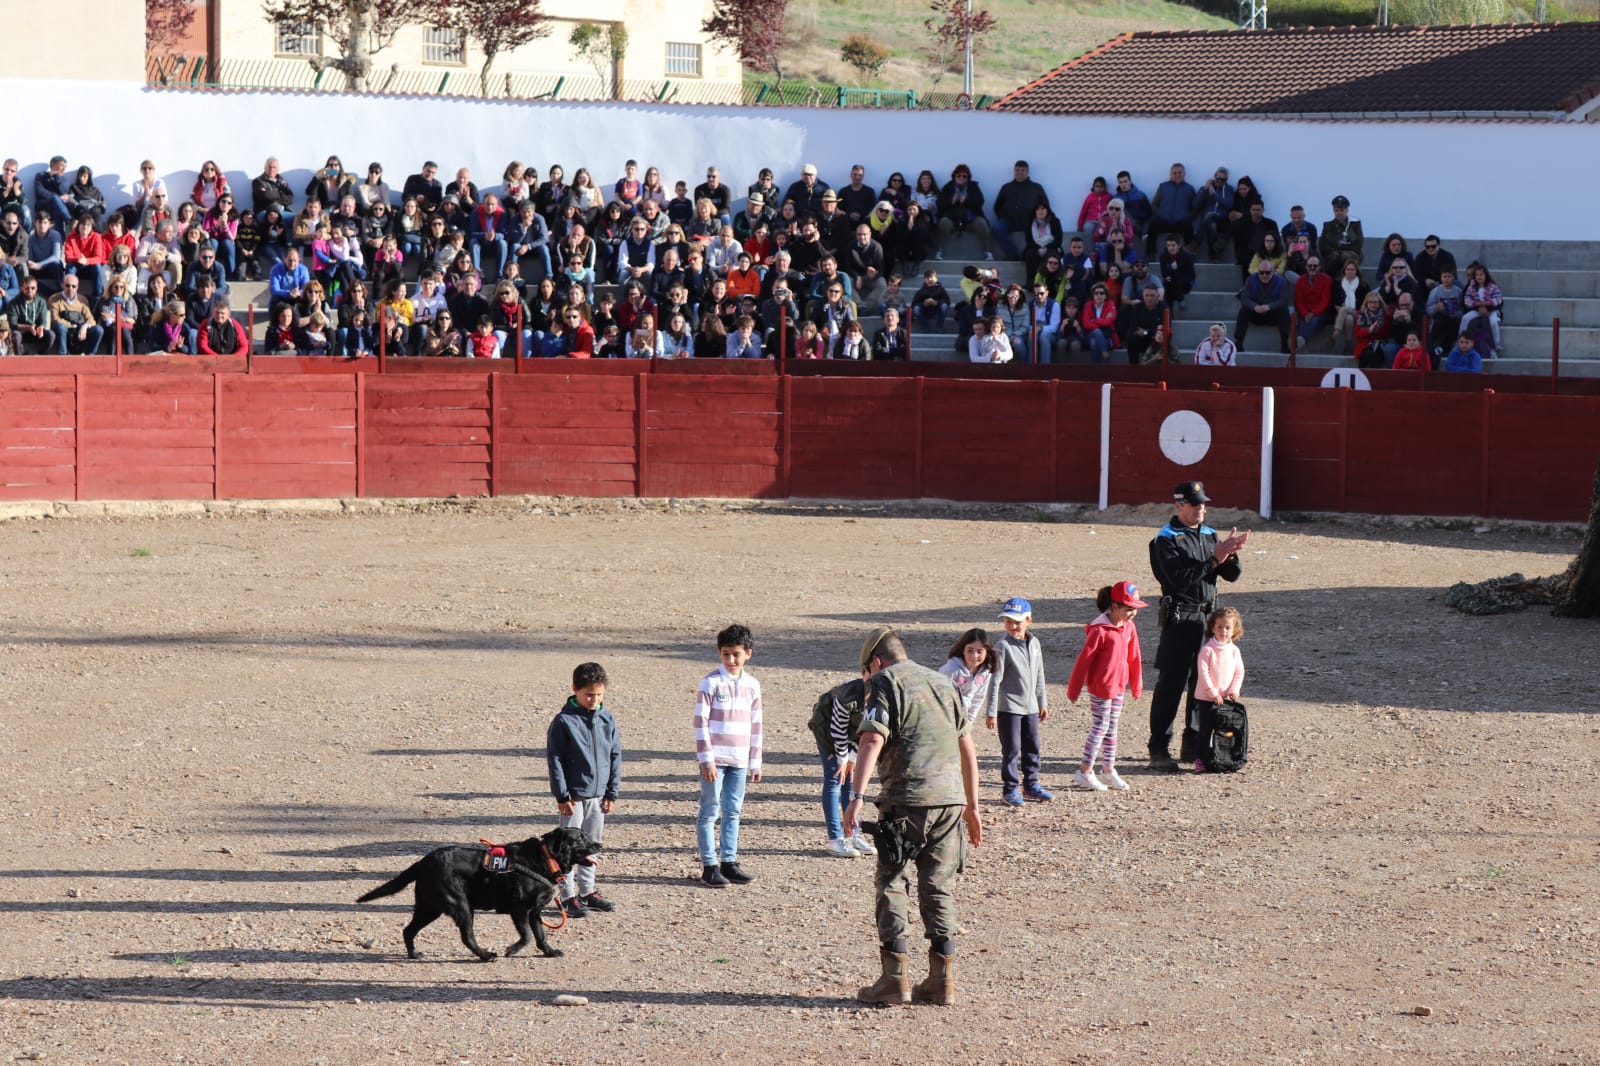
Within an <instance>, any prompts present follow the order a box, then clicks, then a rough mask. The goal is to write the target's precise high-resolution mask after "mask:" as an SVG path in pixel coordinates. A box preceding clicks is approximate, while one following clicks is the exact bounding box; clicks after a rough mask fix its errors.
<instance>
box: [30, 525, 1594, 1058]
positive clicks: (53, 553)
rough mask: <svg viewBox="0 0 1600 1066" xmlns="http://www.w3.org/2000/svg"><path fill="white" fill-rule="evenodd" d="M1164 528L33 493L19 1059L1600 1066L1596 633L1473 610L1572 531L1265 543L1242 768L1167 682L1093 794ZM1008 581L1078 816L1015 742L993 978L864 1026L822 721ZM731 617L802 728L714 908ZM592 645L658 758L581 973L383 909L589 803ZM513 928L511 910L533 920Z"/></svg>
mask: <svg viewBox="0 0 1600 1066" xmlns="http://www.w3.org/2000/svg"><path fill="white" fill-rule="evenodd" d="M1164 518H1165V514H1164V513H1162V512H1157V511H1147V512H1144V513H1123V514H1119V515H1108V516H1095V515H1086V514H1078V513H1065V514H1049V515H1042V514H1036V513H1035V512H1034V511H1032V510H1031V509H1012V510H993V511H989V512H954V511H936V510H922V511H918V510H914V509H908V510H885V509H881V508H879V509H874V508H852V509H831V508H821V507H813V508H803V507H793V508H791V507H775V506H768V507H750V506H719V505H709V506H707V505H692V504H690V505H683V506H668V505H665V504H638V505H634V504H630V503H625V504H617V505H612V504H596V503H587V504H586V503H572V502H560V501H540V502H536V503H534V502H525V501H498V502H496V503H493V504H463V505H456V506H447V505H440V506H437V507H433V508H425V509H422V510H418V511H413V512H402V513H389V512H385V513H358V514H346V515H304V514H301V515H282V514H265V515H255V516H233V517H228V516H198V517H168V518H62V519H42V518H35V519H18V520H12V521H8V522H5V523H0V543H3V544H4V554H5V558H6V565H5V567H4V570H3V576H0V582H3V590H4V595H3V604H4V607H3V610H4V615H5V625H4V632H3V636H0V681H3V693H4V703H5V729H4V731H3V733H0V803H3V805H4V806H3V809H4V812H5V813H4V821H3V825H0V841H3V847H0V885H3V889H0V945H3V948H0V1053H3V1056H4V1061H43V1062H46V1063H92V1064H102V1063H140V1064H143V1063H163V1064H165V1063H224V1062H226V1063H272V1064H274V1066H288V1064H300V1063H328V1064H344V1063H369V1062H370V1063H423V1064H431V1063H448V1064H457V1066H465V1064H469V1063H473V1064H483V1063H554V1062H574V1063H590V1062H593V1063H630V1064H637V1063H655V1062H674V1063H696V1062H721V1061H730V1062H731V1061H745V1062H789V1063H812V1062H815V1063H824V1062H826V1063H840V1062H884V1063H890V1062H895V1063H898V1062H907V1063H923V1062H929V1063H932V1062H983V1063H1042V1062H1057V1063H1085V1064H1087V1063H1095V1064H1099V1063H1129V1064H1132V1063H1169V1062H1182V1063H1224V1062H1231V1063H1329V1064H1350V1063H1360V1064H1365V1063H1371V1062H1404V1063H1413V1062H1414V1063H1434V1062H1449V1063H1456V1062H1461V1063H1466V1062H1472V1063H1478V1062H1484V1061H1492V1062H1500V1063H1540V1064H1547V1063H1593V1062H1597V1061H1600V1026H1597V1024H1596V1021H1595V1019H1596V1011H1597V1008H1600V892H1597V889H1600V872H1597V871H1600V803H1597V800H1600V676H1597V673H1596V669H1595V667H1596V662H1597V658H1600V657H1597V652H1596V649H1597V648H1600V639H1597V638H1600V626H1597V625H1596V624H1594V623H1578V622H1570V621H1563V620H1558V619H1555V618H1552V617H1551V616H1550V614H1549V613H1548V612H1547V611H1541V610H1534V611H1528V612H1525V613H1523V614H1518V615H1512V616H1505V617H1498V618H1469V617H1464V616H1461V615H1459V614H1456V613H1454V612H1452V611H1450V610H1448V609H1446V608H1445V607H1444V606H1443V604H1442V595H1443V591H1444V589H1445V588H1446V587H1447V586H1448V585H1449V584H1450V583H1452V582H1454V581H1456V580H1458V579H1466V580H1473V581H1475V580H1481V579H1484V578H1488V577H1492V576H1497V575H1501V574H1505V573H1510V572H1512V571H1519V570H1520V571H1522V572H1524V573H1528V574H1530V575H1532V574H1546V573H1553V572H1556V571H1557V570H1559V569H1561V568H1562V567H1563V566H1564V565H1565V564H1566V562H1567V561H1568V559H1569V558H1570V557H1571V555H1572V553H1573V552H1574V551H1575V550H1576V546H1577V537H1576V535H1575V533H1574V532H1573V531H1571V530H1545V529H1517V528H1511V527H1499V526H1496V527H1494V528H1491V529H1486V530H1482V531H1477V532H1475V531H1474V530H1473V529H1472V528H1471V527H1466V528H1461V529H1443V528H1429V527H1426V526H1406V525H1402V524H1393V523H1385V524H1362V523H1359V522H1348V523H1343V524H1337V525H1326V524H1322V523H1312V522H1299V523H1277V522H1274V523H1261V524H1259V525H1258V526H1257V532H1256V534H1255V537H1254V538H1253V540H1252V541H1251V543H1250V546H1249V549H1248V552H1249V553H1248V555H1247V556H1246V557H1245V576H1244V579H1243V580H1242V581H1241V582H1239V584H1238V585H1237V586H1234V587H1233V588H1231V589H1229V590H1228V597H1227V599H1228V602H1229V603H1231V604H1233V605H1234V606H1237V607H1239V608H1240V609H1241V610H1242V611H1243V613H1244V617H1245V620H1246V624H1247V626H1248V630H1249V632H1248V634H1247V636H1246V637H1245V639H1244V641H1243V643H1242V648H1243V651H1244V656H1245V662H1246V664H1247V667H1248V670H1249V677H1248V681H1247V683H1246V686H1245V698H1246V702H1247V703H1248V704H1249V707H1250V710H1251V718H1252V729H1253V740H1254V751H1253V759H1252V762H1251V764H1250V766H1249V768H1248V769H1247V771H1246V772H1244V773H1242V774H1239V775H1235V776H1199V777H1197V776H1190V775H1185V776H1153V775H1150V774H1148V773H1146V772H1145V767H1144V762H1143V758H1142V752H1143V749H1144V745H1145V740H1146V737H1147V727H1146V726H1145V725H1144V721H1145V715H1146V711H1147V708H1148V697H1146V698H1145V699H1141V700H1140V701H1138V702H1137V703H1136V704H1134V705H1133V706H1132V707H1131V709H1130V711H1129V714H1128V718H1127V720H1126V725H1125V728H1124V743H1123V746H1124V751H1125V753H1126V754H1127V756H1128V758H1127V759H1126V761H1125V762H1124V763H1123V773H1124V774H1125V775H1126V776H1127V777H1128V779H1129V780H1130V782H1131V783H1132V785H1133V788H1132V791H1130V792H1128V793H1125V794H1098V795H1090V794H1079V793H1069V792H1068V791H1067V789H1066V782H1067V777H1068V774H1069V773H1070V771H1071V768H1072V764H1073V761H1074V759H1075V757H1076V752H1077V751H1078V750H1079V749H1080V748H1081V745H1082V743H1083V736H1084V732H1085V729H1086V727H1087V710H1086V709H1085V708H1083V707H1081V706H1080V707H1072V706H1070V705H1068V704H1066V702H1065V696H1064V691H1063V684H1064V682H1065V680H1066V677H1067V674H1068V671H1069V670H1070V667H1071V664H1072V660H1073V657H1074V656H1075V654H1076V652H1077V649H1078V646H1079V644H1080V641H1081V635H1082V629H1081V626H1082V624H1083V623H1084V622H1085V621H1087V620H1088V619H1089V618H1090V617H1091V616H1092V613H1093V612H1092V610H1091V606H1090V598H1091V596H1092V592H1093V589H1094V588H1095V587H1097V586H1099V585H1101V584H1104V583H1107V582H1109V581H1112V580H1115V579H1117V578H1121V577H1127V576H1131V577H1134V578H1135V579H1138V580H1140V581H1141V582H1142V583H1145V584H1148V583H1149V582H1148V570H1147V564H1146V561H1145V560H1146V549H1145V545H1146V543H1147V541H1148V539H1149V537H1150V536H1151V535H1152V533H1153V531H1154V528H1155V527H1156V526H1157V525H1158V524H1159V523H1160V522H1161V521H1163V520H1164ZM1219 518H1220V523H1219V524H1224V525H1225V524H1226V523H1228V522H1229V521H1230V520H1231V519H1230V516H1228V515H1227V514H1226V513H1223V514H1221V515H1217V516H1214V521H1215V520H1216V519H1219ZM1047 519H1055V520H1047ZM1008 594H1022V595H1027V596H1029V597H1031V598H1032V600H1033V602H1034V604H1035V609H1036V614H1037V620H1038V627H1037V632H1038V633H1039V635H1040V636H1041V638H1042V640H1043V643H1044V648H1045V652H1046V656H1047V666H1048V672H1049V677H1050V679H1051V682H1052V685H1051V692H1052V696H1053V697H1054V700H1055V710H1056V713H1055V714H1054V715H1053V716H1052V718H1051V720H1050V721H1049V723H1048V724H1047V725H1046V726H1045V727H1044V744H1045V750H1046V756H1047V759H1046V782H1047V784H1050V785H1052V786H1055V787H1057V789H1058V798H1057V800H1056V802H1054V803H1052V804H1048V805H1043V804H1040V805H1030V806H1028V807H1027V808H1026V809H1024V810H1021V811H1015V812H1013V811H1009V810H1006V809H1004V808H1002V807H1001V806H1000V804H999V802H998V801H999V787H998V770H997V767H996V755H997V752H998V746H997V744H996V742H995V739H994V737H993V735H992V734H984V735H982V736H980V738H979V747H980V751H981V752H982V755H983V773H984V785H983V798H984V807H983V816H984V818H985V819H986V824H987V837H986V839H985V842H984V844H983V846H982V847H981V848H980V849H978V850H977V851H975V852H972V853H971V855H970V865H969V871H968V875H967V877H966V878H965V879H964V880H963V882H962V884H961V888H960V899H961V906H962V920H963V925H964V927H965V936H964V937H963V939H962V941H961V951H962V954H961V955H960V958H959V969H958V976H959V981H960V989H961V992H960V995H961V1002H960V1005H959V1006H957V1007H954V1008H949V1009H939V1008H932V1007H917V1008H905V1009H893V1010H883V1011H873V1010H864V1009H860V1008H858V1007H857V1006H856V1004H855V1003H854V1000H853V996H854V992H855V989H856V988H857V986H858V985H860V984H862V983H864V982H865V981H866V980H868V979H870V977H871V976H872V975H873V974H874V972H875V970H874V968H875V966H876V947H875V944H874V942H873V935H872V921H871V890H870V877H871V865H870V863H869V862H868V861H867V860H848V861H847V860H840V859H834V858H828V857H825V856H824V855H823V854H822V852H821V851H820V847H821V845H822V843H823V836H824V834H823V832H822V829H821V820H820V812H819V809H818V804H817V792H818V780H819V770H818V767H817V764H816V760H815V754H814V749H813V744H812V741H811V739H810V736H809V734H808V733H807V731H806V728H805V719H806V716H807V713H808V711H809V708H810V705H811V702H812V700H813V698H814V697H815V695H816V693H817V692H818V691H820V690H821V689H822V688H823V687H825V686H826V685H828V684H831V683H833V682H834V681H835V680H836V679H841V678H843V677H844V676H846V675H847V674H848V673H849V671H850V669H851V667H852V663H853V660H854V657H855V654H856V651H857V648H858V646H859V642H860V639H861V635H862V634H863V632H864V631H865V630H866V629H867V628H868V627H869V626H870V625H872V624H874V623H879V622H887V623H892V624H894V625H897V626H899V627H901V628H902V631H903V632H904V633H905V635H906V636H907V640H908V644H909V645H910V646H911V648H912V651H913V654H914V655H915V657H916V658H918V659H920V660H921V661H923V662H925V663H928V664H930V665H937V664H938V663H939V662H940V661H942V659H943V652H944V649H945V648H946V647H947V646H948V644H949V643H950V642H951V641H952V640H953V639H954V637H955V636H956V635H957V634H958V633H959V632H960V631H961V630H962V629H963V628H965V627H967V626H969V625H973V624H986V623H989V622H990V620H991V619H992V618H993V616H994V613H995V608H996V604H997V602H998V601H999V600H1000V599H1001V598H1002V597H1004V596H1006V595H1008ZM732 620H742V621H744V622H746V623H747V624H749V625H750V626H751V627H752V628H753V629H754V631H755V633H756V640H757V645H756V657H755V659H754V661H753V662H752V664H751V669H752V670H753V671H754V672H755V673H756V674H757V676H759V677H760V678H761V680H762V683H763V685H764V686H765V690H766V704H767V734H768V737H769V747H770V755H769V758H768V773H767V777H766V780H765V781H763V782H762V783H761V784H760V785H757V786H752V788H751V791H750V796H749V799H748V801H747V804H746V807H745V819H744V836H743V847H742V851H743V853H744V857H745V862H746V865H747V866H748V867H749V868H750V869H751V871H752V872H754V873H755V874H757V875H758V877H759V880H758V881H757V882H756V883H755V884H754V885H751V886H749V887H747V888H735V889H730V890H727V891H721V892H716V891H710V890H707V889H704V888H700V887H697V885H696V884H695V883H694V882H693V881H692V880H691V879H690V878H691V876H692V875H693V874H694V873H695V872H696V867H695V859H694V858H693V855H692V842H693V824H692V820H693V816H694V811H695V797H696V794H697V786H696V784H695V777H694V771H693V763H692V755H691V754H690V753H691V752H692V740H691V737H690V732H689V715H690V709H691V701H692V693H693V690H694V686H695V684H696V682H697V680H698V678H699V677H700V676H701V675H702V674H704V673H705V672H706V671H708V670H709V669H711V668H712V666H713V665H714V664H715V662H716V649H715V648H714V647H713V644H714V641H713V634H714V633H715V632H716V631H717V629H718V628H720V627H721V626H723V625H724V624H726V623H727V622H729V621H732ZM1141 629H1142V631H1143V632H1144V634H1145V649H1146V654H1147V656H1149V657H1152V658H1153V654H1154V635H1153V632H1152V630H1153V619H1144V620H1142V621H1141ZM586 659H599V660H600V661H602V662H603V663H604V664H605V665H606V666H607V668H608V670H609V671H610V674H611V678H612V684H611V688H610V694H609V699H608V703H609V705H610V706H611V707H612V708H613V710H614V711H615V712H616V714H617V717H618V719H619V721H620V723H621V728H622V731H623V740H624V746H625V759H624V778H625V780H624V787H623V793H622V797H621V801H620V804H619V806H618V809H617V811H616V813H615V815H614V816H613V818H612V819H611V821H610V823H609V825H608V827H607V838H606V844H607V846H608V850H607V852H606V853H605V856H604V864H603V866H602V872H601V883H602V885H603V886H604V888H605V889H606V890H607V891H608V892H609V893H610V894H611V895H612V896H613V897H614V898H615V899H616V901H617V902H618V904H619V910H618V911H617V912H616V913H615V914H614V915H610V916H603V915H597V916H594V917H591V918H589V919H586V920H584V921H581V922H574V923H570V924H569V926H568V927H567V928H565V929H563V930H561V931H560V932H558V933H555V934H553V937H554V940H555V943H556V944H557V945H559V946H560V947H562V948H564V949H565V950H566V956H565V957H564V958H561V959H544V958H540V957H538V956H537V955H535V956H534V957H519V958H515V959H511V960H505V959H499V960H496V961H494V962H492V963H490V964H486V965H485V964H478V963H476V962H474V961H472V960H471V959H470V956H468V955H467V954H466V952H465V951H464V950H463V949H462V948H461V945H460V943H459V942H458V940H457V939H456V937H455V934H454V930H453V928H451V927H450V926H449V925H448V924H445V923H439V924H436V925H434V926H433V927H431V928H430V929H428V930H427V931H426V932H425V933H424V934H423V935H422V937H421V947H422V948H423V949H424V950H425V951H426V952H427V957H426V958H425V959H422V960H419V961H409V960H407V959H406V958H405V957H404V954H403V950H402V945H401V941H400V929H401V926H402V925H403V924H404V922H405V920H406V916H407V914H408V911H409V893H408V894H407V895H405V896H401V897H396V898H394V899H390V900H386V901H380V902H377V903H372V904H357V903H355V902H354V900H355V898H356V896H357V895H359V894H360V893H361V892H363V891H365V890H366V889H368V888H370V887H372V886H373V885H375V884H377V883H378V882H379V881H381V880H383V879H386V878H387V877H389V876H391V875H392V874H394V873H395V872H397V871H399V870H401V869H403V868H405V867H406V866H407V865H409V864H410V863H411V862H412V861H413V859H414V857H415V856H417V855H418V854H420V853H421V852H423V851H424V850H426V849H427V848H429V847H431V846H433V845H435V844H437V843H446V842H470V841H474V840H476V839H478V838H479V837H489V838H493V839H518V838H521V837H523V836H526V835H530V834H533V833H537V832H542V831H544V830H545V829H547V828H549V827H551V826H552V825H553V824H554V816H553V811H554V807H553V801H552V800H551V798H550V796H549V793H548V790H547V787H546V783H545V773H544V764H543V759H542V748H543V738H544V731H545V727H546V724H547V723H548V720H549V718H550V716H551V715H552V714H553V713H554V711H555V710H556V709H557V708H558V707H559V705H560V704H561V702H562V700H563V699H564V697H565V695H566V693H567V682H568V678H569V676H570V671H571V669H572V667H573V665H574V664H576V663H578V662H580V661H583V660H586ZM1147 679H1148V680H1151V681H1153V672H1151V673H1150V674H1149V675H1148V678H1147ZM479 934H480V937H481V938H482V939H483V942H484V943H485V944H486V945H489V946H493V947H496V948H499V947H503V946H504V945H505V944H507V943H509V942H510V941H511V940H512V939H513V933H512V930H511V927H510V922H509V921H508V920H507V919H505V918H504V917H501V916H497V915H484V916H482V917H481V920H480V923H479ZM914 962H915V967H916V973H917V976H918V977H920V976H921V971H922V966H923V962H922V958H921V952H920V951H918V952H917V953H916V955H915V956H914ZM560 993H575V994H579V995H583V996H587V997H588V999H589V1005H588V1006H586V1007H557V1006H553V1005H551V1000H552V999H553V997H555V996H556V995H557V994H560Z"/></svg>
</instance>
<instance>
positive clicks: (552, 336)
mask: <svg viewBox="0 0 1600 1066" xmlns="http://www.w3.org/2000/svg"><path fill="white" fill-rule="evenodd" d="M578 321H580V322H581V321H583V316H582V315H579V316H578ZM501 351H502V352H504V353H506V354H508V355H509V352H508V351H507V350H506V349H505V348H504V346H502V348H501ZM533 354H534V355H537V356H538V357H539V358H541V359H566V358H569V357H570V356H571V355H572V337H571V336H570V334H569V333H568V330H567V320H566V318H565V317H563V316H562V315H557V316H556V317H554V318H552V319H551V320H550V325H549V328H548V329H546V330H545V331H544V337H543V339H542V340H540V341H539V349H538V351H536V352H534V353H533Z"/></svg>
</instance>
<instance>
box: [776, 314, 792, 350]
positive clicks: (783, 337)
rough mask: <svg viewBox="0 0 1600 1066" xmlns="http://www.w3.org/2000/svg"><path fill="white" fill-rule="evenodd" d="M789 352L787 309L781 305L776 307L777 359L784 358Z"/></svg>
mask: <svg viewBox="0 0 1600 1066" xmlns="http://www.w3.org/2000/svg"><path fill="white" fill-rule="evenodd" d="M788 352H789V308H788V307H786V306H784V305H783V304H779V305H778V353H779V358H780V359H781V358H786V357H787V355H788Z"/></svg>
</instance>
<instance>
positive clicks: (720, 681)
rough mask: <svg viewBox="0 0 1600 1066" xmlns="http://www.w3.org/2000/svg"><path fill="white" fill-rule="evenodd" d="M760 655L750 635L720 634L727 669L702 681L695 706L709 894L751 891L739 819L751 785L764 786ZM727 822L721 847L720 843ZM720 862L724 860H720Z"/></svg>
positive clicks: (700, 828) (739, 631)
mask: <svg viewBox="0 0 1600 1066" xmlns="http://www.w3.org/2000/svg"><path fill="white" fill-rule="evenodd" d="M754 652H755V640H754V638H752V637H751V635H750V630H749V629H747V628H746V627H744V626H741V625H731V626H729V627H728V628H727V629H724V630H723V631H722V632H721V633H718V634H717V654H718V655H720V656H721V657H722V665H721V666H720V667H718V668H717V669H715V670H713V671H711V673H709V674H707V675H706V676H705V677H703V678H701V679H700V689H699V691H698V692H697V693H696V694H695V700H694V757H695V761H696V762H697V763H698V764H699V766H700V818H699V821H698V822H697V823H696V825H695V834H696V838H697V843H698V845H699V850H700V863H701V865H702V867H703V870H702V872H701V875H700V880H701V882H702V883H704V884H705V885H706V886H707V887H710V888H727V887H728V885H729V884H730V883H731V884H735V885H747V884H749V883H750V882H751V881H754V880H755V878H754V877H752V876H751V875H750V874H747V873H745V872H744V870H743V869H741V868H740V866H739V813H740V811H742V810H743V809H744V789H745V782H746V781H747V780H748V781H749V782H751V783H752V784H758V783H760V781H761V682H759V681H757V680H756V679H755V678H754V677H752V676H750V675H749V674H748V673H746V672H745V669H744V664H745V663H747V662H749V661H750V656H751V655H753V654H754ZM719 812H720V814H721V817H722V846H721V849H720V851H719V849H718V848H717V840H716V825H717V817H718V814H719ZM719 856H720V859H719Z"/></svg>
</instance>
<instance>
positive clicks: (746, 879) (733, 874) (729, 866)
mask: <svg viewBox="0 0 1600 1066" xmlns="http://www.w3.org/2000/svg"><path fill="white" fill-rule="evenodd" d="M722 876H723V877H726V878H727V879H728V880H729V881H732V882H733V883H734V884H736V885H748V884H749V883H750V882H751V881H754V880H755V877H754V875H752V874H747V873H745V872H744V870H742V869H740V867H739V864H738V863H736V862H725V863H723V864H722Z"/></svg>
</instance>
